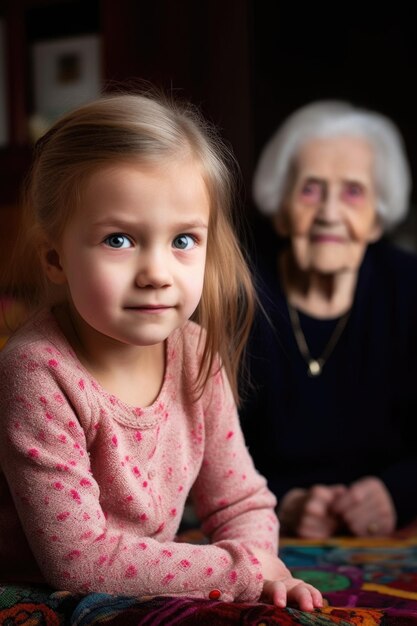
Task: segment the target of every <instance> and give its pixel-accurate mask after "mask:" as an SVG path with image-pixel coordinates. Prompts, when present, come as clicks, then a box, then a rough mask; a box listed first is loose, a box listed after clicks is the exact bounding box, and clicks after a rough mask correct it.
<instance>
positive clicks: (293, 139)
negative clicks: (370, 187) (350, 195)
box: [253, 100, 411, 230]
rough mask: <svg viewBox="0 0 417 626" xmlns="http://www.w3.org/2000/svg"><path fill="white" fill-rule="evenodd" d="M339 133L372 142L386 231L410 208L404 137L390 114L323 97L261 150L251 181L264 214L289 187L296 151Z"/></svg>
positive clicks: (270, 211)
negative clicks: (384, 114)
mask: <svg viewBox="0 0 417 626" xmlns="http://www.w3.org/2000/svg"><path fill="white" fill-rule="evenodd" d="M340 135H348V136H358V137H361V138H363V139H365V140H366V141H368V142H369V144H370V146H371V147H372V148H373V152H374V155H375V186H376V195H377V206H376V211H377V214H378V215H379V217H380V220H381V224H382V226H383V228H384V229H385V230H389V229H390V228H393V227H394V226H396V225H397V224H398V223H399V222H400V221H401V220H402V219H404V218H405V216H406V214H407V211H408V209H409V195H410V191H411V175H410V168H409V164H408V160H407V156H406V150H405V147H404V143H403V139H402V137H401V135H400V132H399V131H398V129H397V127H396V126H395V124H394V123H393V122H392V121H391V120H389V119H388V118H387V117H385V116H383V115H381V114H379V113H376V112H373V111H368V110H366V109H361V108H358V107H355V106H353V105H351V104H350V103H348V102H343V101H337V100H336V101H332V100H329V101H326V100H325V101H319V102H313V103H312V104H308V105H306V106H304V107H302V108H301V109H298V110H297V111H295V112H294V113H293V114H292V115H290V116H289V117H288V118H287V120H286V121H285V122H284V124H283V125H282V126H281V127H280V128H278V130H277V131H276V133H275V134H274V135H273V136H272V138H271V139H270V140H269V141H268V143H267V144H266V146H265V148H264V149H263V151H262V153H261V156H260V159H259V161H258V165H257V168H256V171H255V176H254V180H253V197H254V200H255V203H256V205H257V207H258V209H259V210H260V211H261V212H262V213H265V214H266V215H273V214H275V213H277V212H278V211H279V210H280V208H281V207H282V203H283V199H284V196H285V194H286V193H287V191H288V185H289V177H290V174H291V169H292V165H293V163H294V159H295V157H296V155H297V152H298V150H299V149H300V148H301V147H302V146H303V145H304V144H305V143H306V142H307V141H309V140H310V139H316V138H322V137H334V136H340Z"/></svg>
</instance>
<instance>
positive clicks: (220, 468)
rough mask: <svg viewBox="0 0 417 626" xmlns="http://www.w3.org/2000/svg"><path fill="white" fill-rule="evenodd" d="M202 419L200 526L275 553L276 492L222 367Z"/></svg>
mask: <svg viewBox="0 0 417 626" xmlns="http://www.w3.org/2000/svg"><path fill="white" fill-rule="evenodd" d="M205 423H206V447H205V455H204V459H203V463H202V468H201V471H200V474H199V477H198V479H197V481H196V483H195V486H194V488H193V498H194V500H195V503H196V512H197V514H198V516H199V517H200V519H202V521H203V531H204V532H205V533H206V534H207V535H208V536H209V537H211V539H212V540H213V541H214V542H218V541H221V540H223V539H225V538H226V537H227V538H233V539H234V540H236V541H239V542H240V543H241V544H243V545H245V546H246V547H248V548H249V549H250V546H254V547H258V548H262V549H264V550H267V551H270V552H271V553H273V554H277V549H278V545H277V544H278V520H277V517H276V515H275V513H274V507H275V505H276V498H275V496H274V495H273V494H272V493H271V492H270V491H269V490H268V488H267V486H266V480H265V478H264V477H263V476H261V475H260V474H259V473H258V472H257V471H256V469H255V467H254V464H253V461H252V458H251V456H250V455H249V452H248V450H247V448H246V445H245V441H244V437H243V434H242V431H241V428H240V423H239V418H238V414H237V409H236V405H235V402H234V399H233V395H232V392H231V389H230V386H229V383H228V380H227V378H226V376H225V374H224V372H223V371H222V370H220V371H219V372H218V373H217V374H215V375H214V376H213V377H212V385H211V390H210V393H209V394H208V397H207V405H206V411H205Z"/></svg>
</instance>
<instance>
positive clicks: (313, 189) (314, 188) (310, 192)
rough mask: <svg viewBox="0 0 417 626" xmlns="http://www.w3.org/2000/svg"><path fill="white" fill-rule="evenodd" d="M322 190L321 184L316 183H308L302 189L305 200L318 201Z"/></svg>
mask: <svg viewBox="0 0 417 626" xmlns="http://www.w3.org/2000/svg"><path fill="white" fill-rule="evenodd" d="M321 195H322V188H321V185H320V183H318V182H315V181H308V182H306V183H304V184H303V185H302V187H301V196H302V198H304V199H305V200H309V201H316V200H319V199H320V198H321Z"/></svg>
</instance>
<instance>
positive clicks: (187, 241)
mask: <svg viewBox="0 0 417 626" xmlns="http://www.w3.org/2000/svg"><path fill="white" fill-rule="evenodd" d="M172 245H173V246H174V248H177V249H178V250H189V249H190V248H193V247H194V246H195V239H194V238H193V237H191V235H178V237H175V239H174V241H173V242H172Z"/></svg>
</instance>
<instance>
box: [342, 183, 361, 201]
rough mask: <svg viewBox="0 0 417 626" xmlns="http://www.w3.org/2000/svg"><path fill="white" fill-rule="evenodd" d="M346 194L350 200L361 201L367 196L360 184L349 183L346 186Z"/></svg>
mask: <svg viewBox="0 0 417 626" xmlns="http://www.w3.org/2000/svg"><path fill="white" fill-rule="evenodd" d="M345 193H346V195H347V196H348V197H349V198H352V199H359V198H362V197H363V196H364V194H365V190H364V188H363V186H362V185H360V184H359V183H349V184H348V185H346V188H345Z"/></svg>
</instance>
